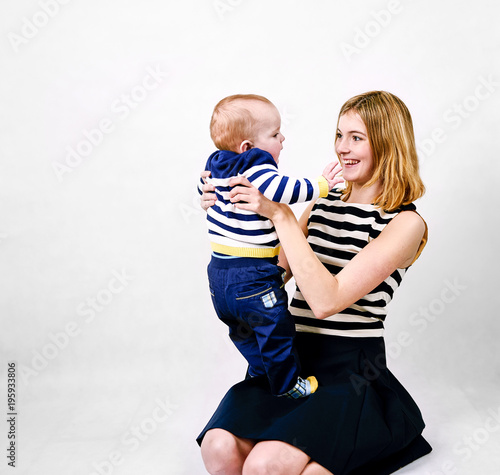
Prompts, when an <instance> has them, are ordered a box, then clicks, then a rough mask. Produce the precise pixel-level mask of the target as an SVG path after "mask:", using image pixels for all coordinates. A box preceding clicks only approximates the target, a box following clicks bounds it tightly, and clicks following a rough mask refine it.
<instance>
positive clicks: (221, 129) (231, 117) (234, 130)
mask: <svg viewBox="0 0 500 475" xmlns="http://www.w3.org/2000/svg"><path fill="white" fill-rule="evenodd" d="M255 101H260V102H264V103H266V104H270V105H272V106H274V104H273V103H272V102H271V101H270V100H269V99H266V98H265V97H263V96H258V95H256V94H234V95H232V96H228V97H225V98H224V99H222V100H221V101H220V102H219V103H218V104H217V105H216V106H215V108H214V112H213V114H212V119H211V121H210V137H212V140H213V141H214V144H215V146H216V147H217V148H218V149H219V150H231V151H233V152H239V146H240V144H241V142H243V141H244V140H252V139H253V138H254V135H255V132H256V130H255V126H256V124H257V123H256V120H255V118H254V116H253V114H252V110H251V103H252V102H255Z"/></svg>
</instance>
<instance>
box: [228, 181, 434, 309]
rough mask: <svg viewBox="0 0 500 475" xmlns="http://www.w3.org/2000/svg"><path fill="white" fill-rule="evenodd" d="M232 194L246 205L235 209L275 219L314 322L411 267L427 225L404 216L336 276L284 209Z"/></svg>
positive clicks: (241, 192) (247, 191) (243, 190)
mask: <svg viewBox="0 0 500 475" xmlns="http://www.w3.org/2000/svg"><path fill="white" fill-rule="evenodd" d="M240 184H244V183H243V182H240ZM233 193H234V198H233V200H234V201H235V202H236V201H240V200H243V201H245V202H246V204H243V203H241V204H238V205H237V206H238V207H240V208H241V209H248V210H251V211H255V212H257V213H259V214H261V215H264V216H266V217H268V218H269V219H271V220H272V221H273V223H274V226H275V228H276V231H277V233H278V236H279V238H280V241H281V245H282V247H283V249H284V251H285V253H286V258H287V261H288V265H289V266H290V269H291V272H292V273H293V276H294V278H295V281H296V282H297V285H298V287H299V288H300V291H301V293H302V295H303V296H304V298H305V299H306V301H307V303H308V304H309V306H310V308H311V310H312V311H313V313H314V315H315V316H316V317H317V318H326V317H328V316H330V315H334V314H335V313H338V312H340V311H341V310H343V309H345V308H346V307H349V306H350V305H352V304H353V303H355V302H356V301H357V300H359V299H360V298H362V297H364V296H365V295H366V294H368V293H369V292H370V291H371V290H373V289H374V288H375V287H377V286H378V285H379V284H380V283H381V282H383V281H384V280H385V279H386V278H387V277H388V276H390V275H391V274H392V273H393V272H394V271H395V270H396V269H398V268H403V267H406V266H408V265H410V264H411V262H412V260H413V258H414V257H415V255H416V253H417V250H418V248H419V245H420V242H421V240H422V237H423V235H424V232H425V223H424V221H423V220H422V218H421V217H420V216H419V215H418V214H416V213H414V212H412V211H405V212H402V213H400V214H399V215H398V216H396V217H395V218H393V219H392V220H391V222H390V223H389V224H388V225H387V226H386V227H385V228H384V230H383V231H382V232H381V233H380V235H379V236H378V237H377V238H376V239H374V240H373V241H371V242H370V243H369V244H368V245H367V246H366V247H365V248H364V249H363V250H362V251H361V252H360V253H359V254H357V255H356V256H355V257H354V258H353V259H352V260H351V261H349V263H348V264H347V265H346V266H345V267H344V269H342V271H341V272H339V273H338V274H337V275H336V276H334V275H332V274H330V272H329V271H328V270H327V269H326V267H325V266H324V265H323V264H322V263H321V262H320V261H319V259H318V258H317V257H316V255H315V254H314V252H313V251H312V249H311V247H310V246H309V244H308V242H307V241H306V238H305V237H304V233H303V231H302V229H301V228H300V226H299V224H298V222H297V220H296V218H295V216H294V214H293V212H292V211H291V210H290V208H288V206H285V205H280V204H277V203H272V202H267V201H268V200H266V199H265V198H264V197H259V196H258V195H257V194H256V193H255V192H254V191H253V190H252V189H251V188H247V187H246V186H245V187H241V186H239V187H237V188H235V189H234V192H233Z"/></svg>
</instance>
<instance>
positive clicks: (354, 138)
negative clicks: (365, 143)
mask: <svg viewBox="0 0 500 475" xmlns="http://www.w3.org/2000/svg"><path fill="white" fill-rule="evenodd" d="M352 139H353V140H354V141H355V142H358V141H359V140H361V137H358V136H357V135H353V136H352Z"/></svg>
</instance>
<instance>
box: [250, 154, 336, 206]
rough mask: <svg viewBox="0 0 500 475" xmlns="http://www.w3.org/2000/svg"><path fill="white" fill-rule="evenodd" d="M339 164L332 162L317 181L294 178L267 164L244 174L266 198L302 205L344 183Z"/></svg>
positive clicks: (256, 165) (257, 165)
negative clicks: (339, 174)
mask: <svg viewBox="0 0 500 475" xmlns="http://www.w3.org/2000/svg"><path fill="white" fill-rule="evenodd" d="M340 171H341V167H340V165H339V164H338V162H332V163H331V164H329V165H328V166H327V167H326V168H325V169H324V170H323V175H321V176H320V177H318V178H317V179H316V180H310V179H308V178H292V177H288V176H284V175H280V174H279V173H278V168H277V167H276V165H274V164H272V163H269V162H266V163H261V164H255V165H253V166H252V167H250V168H249V169H248V170H246V171H245V172H244V173H242V175H243V176H245V177H246V178H248V180H249V181H250V183H252V185H253V186H255V187H256V188H257V189H258V190H259V191H260V192H261V193H262V194H263V195H264V196H265V197H266V198H268V199H270V200H272V201H276V202H278V203H286V204H293V203H302V202H306V201H312V200H315V199H316V198H320V197H323V196H326V195H327V194H328V192H329V191H330V190H331V189H332V188H333V187H334V186H335V185H336V184H337V183H340V182H341V181H342V178H341V177H339V176H337V175H338V173H339V172H340Z"/></svg>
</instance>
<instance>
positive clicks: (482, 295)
mask: <svg viewBox="0 0 500 475" xmlns="http://www.w3.org/2000/svg"><path fill="white" fill-rule="evenodd" d="M462 5H463V6H462ZM0 12H1V14H0V54H1V58H2V61H1V64H2V68H3V72H2V74H1V75H0V104H1V114H0V127H1V128H0V133H1V136H0V154H1V158H0V159H1V171H0V196H1V199H0V216H1V219H0V260H1V261H0V289H1V291H0V318H1V332H0V345H1V348H0V351H1V353H0V357H1V361H0V374H1V381H0V394H2V396H1V398H0V400H1V401H2V403H1V404H0V406H1V407H2V408H3V409H2V416H1V417H0V420H1V421H2V422H1V423H0V438H1V441H2V442H1V444H0V445H1V446H2V447H4V446H5V447H10V445H9V444H10V441H11V440H12V439H10V440H9V439H8V436H9V431H10V432H11V433H15V436H16V439H15V446H14V449H13V450H14V452H13V453H14V455H12V454H11V455H12V456H13V458H11V459H9V458H8V457H5V455H3V456H2V457H1V460H0V467H1V471H2V473H10V472H9V471H8V470H7V469H9V468H10V467H8V465H7V463H8V462H10V461H13V460H15V464H16V470H17V472H13V473H20V474H30V475H31V474H37V475H38V474H45V473H51V474H65V475H66V474H75V475H80V474H82V475H90V474H107V475H109V474H116V475H125V474H141V475H144V474H152V475H156V474H172V475H177V474H189V475H191V474H201V473H204V469H203V465H202V463H201V457H200V454H199V449H198V447H197V445H196V443H195V440H194V439H195V437H196V436H197V434H198V433H199V431H200V430H201V429H202V428H203V426H204V424H205V423H206V422H207V420H208V418H209V417H210V416H211V414H212V412H213V411H214V409H215V408H216V405H217V404H218V402H219V400H220V398H221V397H222V395H223V394H224V393H225V391H226V390H227V388H228V387H229V386H230V385H231V384H233V383H235V382H237V381H238V380H240V379H241V378H242V377H243V375H244V372H245V364H244V361H243V358H242V357H241V356H240V355H239V354H238V352H237V351H236V350H234V349H233V348H232V346H231V344H230V343H229V341H228V340H227V337H226V329H225V327H224V326H223V325H222V324H221V323H220V322H218V321H217V318H216V316H215V314H214V312H213V310H212V307H211V303H210V300H209V294H208V289H207V285H206V272H205V268H206V265H207V263H208V261H209V246H208V239H207V237H206V230H205V222H204V213H202V212H201V210H200V209H199V207H198V205H197V194H196V192H195V186H196V182H197V179H198V175H199V172H200V171H201V169H202V168H203V165H204V163H205V160H206V158H207V157H208V155H209V154H210V153H211V152H212V151H213V149H214V147H213V144H212V143H211V141H210V137H209V132H208V123H209V119H210V115H211V112H212V109H213V106H214V105H215V103H216V102H217V101H218V100H219V99H221V98H222V97H224V96H226V95H229V94H234V93H257V94H262V95H265V96H267V97H268V98H269V99H271V100H272V101H273V102H274V103H275V104H276V105H277V107H278V109H279V110H280V111H281V113H282V118H283V133H284V135H285V136H286V141H285V143H284V145H285V149H284V150H283V152H282V155H281V161H280V168H281V170H282V171H283V172H284V173H287V174H290V175H300V176H309V175H312V176H315V175H317V174H318V173H319V172H320V171H321V170H322V169H323V166H324V165H325V163H326V162H328V161H329V160H331V159H333V158H334V151H333V138H334V130H335V125H336V119H337V114H338V110H339V108H340V106H341V105H342V104H343V103H344V102H345V101H346V100H347V99H348V98H350V97H351V96H353V95H355V94H358V93H361V92H365V91H368V90H373V89H384V90H388V91H391V92H393V93H395V94H396V95H398V96H399V97H401V99H403V101H404V102H405V103H406V104H407V105H408V107H409V109H410V111H411V112H412V115H413V119H414V124H415V132H416V137H417V142H418V147H419V155H420V159H421V165H422V175H423V178H424V181H425V184H426V186H427V190H428V191H427V194H426V195H425V197H424V198H423V199H421V200H420V201H419V202H418V203H417V206H418V209H419V211H420V212H421V214H422V215H423V216H424V218H425V219H426V220H427V222H428V225H429V229H430V240H429V244H428V246H427V249H426V250H425V252H424V254H423V255H422V257H421V258H420V259H419V261H418V262H417V263H416V264H415V266H414V267H413V268H412V269H411V270H410V271H409V273H408V274H407V277H406V279H405V282H404V284H403V286H402V288H401V289H400V291H399V295H398V294H396V298H395V300H394V302H393V303H392V304H391V308H390V315H389V318H388V322H387V342H388V348H389V356H390V360H391V367H392V369H393V371H394V373H395V374H396V375H397V376H398V378H399V379H400V380H401V381H402V382H403V384H404V385H405V386H406V387H407V388H408V389H409V390H410V392H411V393H412V395H413V396H414V397H415V399H416V400H417V402H418V403H419V405H420V407H421V408H422V411H423V413H424V417H425V420H426V422H427V429H426V431H425V436H426V438H427V439H428V440H429V441H430V443H431V444H432V445H433V447H434V451H433V453H432V454H431V455H430V456H428V457H426V458H424V459H423V460H421V461H419V462H416V463H415V464H413V465H412V466H410V467H407V468H405V469H403V470H402V471H401V473H407V474H423V473H426V474H427V473H428V474H433V475H439V474H446V475H447V474H452V473H460V474H478V473H481V474H483V475H488V474H493V473H497V470H498V466H499V463H500V456H499V453H500V441H499V434H500V431H499V429H500V403H499V400H500V398H499V379H500V364H499V360H500V350H499V346H498V344H497V339H498V334H499V331H500V319H499V316H500V315H499V314H498V308H499V304H500V301H499V294H500V292H499V290H498V282H499V279H498V277H497V267H498V264H499V259H498V246H497V242H498V231H499V218H498V215H499V213H498V209H497V202H498V191H497V188H498V186H499V185H500V165H499V160H498V157H499V152H500V147H499V144H498V132H499V128H498V120H497V117H498V108H499V105H500V92H499V89H500V67H499V66H500V65H499V61H498V58H499V55H500V35H499V34H498V17H499V13H500V8H499V7H498V2H497V1H495V0H478V1H476V2H474V4H473V5H472V4H471V3H470V2H468V3H466V2H457V1H452V0H442V1H440V2H435V1H430V0H422V1H412V2H407V1H398V0H377V1H368V0H358V1H356V2H334V1H326V0H318V1H314V2H303V1H297V0H287V1H285V0H277V1H267V2H266V1H263V0H254V1H250V0H191V1H182V2H181V1H176V2H173V1H160V0H143V1H138V0H135V1H134V0H121V1H107V2H98V1H96V0H87V1H83V0H64V1H62V0H38V1H17V2H13V1H10V2H2V6H1V8H0ZM300 210H301V208H300V207H297V208H295V211H296V212H297V213H299V212H300ZM290 289H291V287H290ZM8 363H15V365H16V371H17V382H16V401H15V403H16V404H15V407H14V408H13V409H12V408H11V409H8V407H7V391H8V389H7V388H8V386H7V383H8V382H7V370H8ZM12 411H14V412H15V414H16V415H15V416H9V417H14V422H13V425H12V426H11V425H10V424H8V423H7V422H6V420H7V418H8V417H7V413H8V412H12ZM11 429H12V430H11ZM4 454H5V453H4ZM9 454H10V452H9V451H7V456H9ZM4 469H5V472H4Z"/></svg>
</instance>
